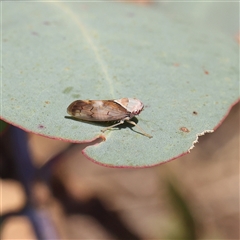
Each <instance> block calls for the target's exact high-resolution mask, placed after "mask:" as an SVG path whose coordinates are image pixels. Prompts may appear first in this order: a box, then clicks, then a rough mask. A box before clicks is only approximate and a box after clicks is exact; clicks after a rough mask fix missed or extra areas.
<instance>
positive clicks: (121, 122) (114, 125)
mask: <svg viewBox="0 0 240 240" xmlns="http://www.w3.org/2000/svg"><path fill="white" fill-rule="evenodd" d="M123 123H124V120H121V121H120V122H118V123H116V124H113V125H112V126H109V127H106V128H104V129H102V130H101V131H102V132H105V131H107V130H109V129H111V128H113V127H116V126H118V125H120V124H123Z"/></svg>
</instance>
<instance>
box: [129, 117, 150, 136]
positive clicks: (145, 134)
mask: <svg viewBox="0 0 240 240" xmlns="http://www.w3.org/2000/svg"><path fill="white" fill-rule="evenodd" d="M125 121H126V122H128V123H131V124H132V125H134V126H136V127H137V128H138V129H139V130H141V133H142V134H143V135H144V136H146V137H149V138H152V136H151V135H149V134H147V133H146V132H145V131H144V130H143V129H142V128H141V127H139V126H138V125H137V124H136V123H135V122H133V121H130V120H125Z"/></svg>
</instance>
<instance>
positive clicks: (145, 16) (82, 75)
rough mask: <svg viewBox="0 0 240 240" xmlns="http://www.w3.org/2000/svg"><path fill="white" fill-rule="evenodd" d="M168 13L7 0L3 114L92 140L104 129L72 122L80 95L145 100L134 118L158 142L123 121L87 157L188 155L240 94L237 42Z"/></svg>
mask: <svg viewBox="0 0 240 240" xmlns="http://www.w3.org/2000/svg"><path fill="white" fill-rule="evenodd" d="M173 12H174V11H172V13H173ZM169 13H170V11H169V9H168V11H167V10H166V9H164V8H163V5H161V4H157V3H155V4H152V5H151V4H150V5H149V6H138V5H135V4H126V3H116V2H115V3H111V2H94V3H80V2H72V3H71V2H47V3H46V2H45V3H44V2H3V3H2V21H3V22H2V26H3V27H2V89H3V91H2V110H1V118H2V119H3V120H5V121H7V122H9V123H12V124H14V125H17V126H19V127H21V128H23V129H25V130H27V131H30V132H34V133H37V134H41V135H44V136H48V137H52V138H57V139H63V140H66V141H72V142H84V141H90V140H93V139H95V138H97V137H99V135H100V132H101V129H102V128H103V126H102V125H96V124H91V123H85V122H81V121H76V120H73V119H69V118H67V117H66V116H67V112H66V109H67V107H68V105H69V104H70V103H71V102H72V101H74V100H76V99H81V100H85V99H98V100H105V99H118V98H122V97H136V98H139V99H140V100H141V101H142V102H143V103H144V104H145V109H144V111H143V112H142V113H141V114H140V115H139V116H138V117H137V119H135V121H136V122H138V125H139V126H140V127H142V128H143V129H144V130H145V131H146V132H147V133H148V134H151V135H153V138H152V139H148V138H147V137H145V136H143V135H141V134H139V133H138V129H137V128H136V127H132V126H131V125H128V124H124V125H122V126H120V127H119V128H118V127H117V128H114V129H113V130H111V131H107V132H106V133H105V134H104V135H105V137H106V141H105V142H102V143H101V144H98V145H94V146H90V147H88V148H86V149H85V151H84V153H85V154H86V155H87V156H88V157H89V158H91V159H93V160H94V161H97V162H99V163H101V164H103V165H108V166H129V167H140V166H152V165H155V164H159V163H161V162H164V161H167V160H169V159H173V158H175V157H177V156H180V155H181V154H183V153H186V152H187V151H188V149H189V148H190V147H191V146H192V144H193V142H194V141H195V140H196V136H197V135H198V134H201V133H204V132H205V131H207V130H213V129H214V128H216V126H217V125H218V124H219V122H220V121H221V120H222V119H223V118H224V117H225V116H226V114H227V112H228V110H229V108H230V106H231V105H232V104H233V102H236V101H237V99H238V98H239V89H238V74H239V70H238V45H237V43H236V42H234V39H233V38H231V37H229V36H228V35H227V34H226V33H221V32H219V31H217V30H216V31H214V30H213V29H212V28H210V27H209V28H207V26H205V28H203V26H202V25H201V24H199V23H196V24H195V25H193V24H192V23H191V24H192V25H191V24H190V23H189V19H187V18H186V17H185V18H184V17H182V19H181V20H180V21H179V20H176V18H173V17H171V14H169Z"/></svg>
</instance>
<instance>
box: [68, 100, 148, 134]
mask: <svg viewBox="0 0 240 240" xmlns="http://www.w3.org/2000/svg"><path fill="white" fill-rule="evenodd" d="M143 108H144V105H143V103H142V102H141V101H140V100H139V99H137V98H121V99H115V100H76V101H74V102H72V103H71V104H70V105H69V106H68V108H67V112H68V114H69V115H71V116H73V117H75V118H78V119H81V120H84V121H92V122H115V124H113V125H111V126H109V127H106V128H104V129H102V130H101V131H102V132H105V131H107V130H109V129H111V128H113V127H116V126H118V125H120V124H123V123H124V122H128V123H130V124H132V125H134V126H136V127H137V128H139V130H140V131H141V133H142V134H143V135H144V136H146V137H149V138H152V136H151V135H149V134H147V133H145V131H144V130H143V129H142V128H140V127H139V126H138V125H137V124H136V123H135V122H133V121H130V120H131V119H132V118H133V117H134V116H136V115H139V114H140V113H141V111H142V110H143Z"/></svg>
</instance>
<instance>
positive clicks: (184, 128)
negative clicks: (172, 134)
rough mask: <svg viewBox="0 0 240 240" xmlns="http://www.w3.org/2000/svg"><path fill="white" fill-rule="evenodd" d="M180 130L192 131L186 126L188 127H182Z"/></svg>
mask: <svg viewBox="0 0 240 240" xmlns="http://www.w3.org/2000/svg"><path fill="white" fill-rule="evenodd" d="M180 130H181V131H182V132H190V130H189V129H188V128H186V127H181V128H180Z"/></svg>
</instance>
